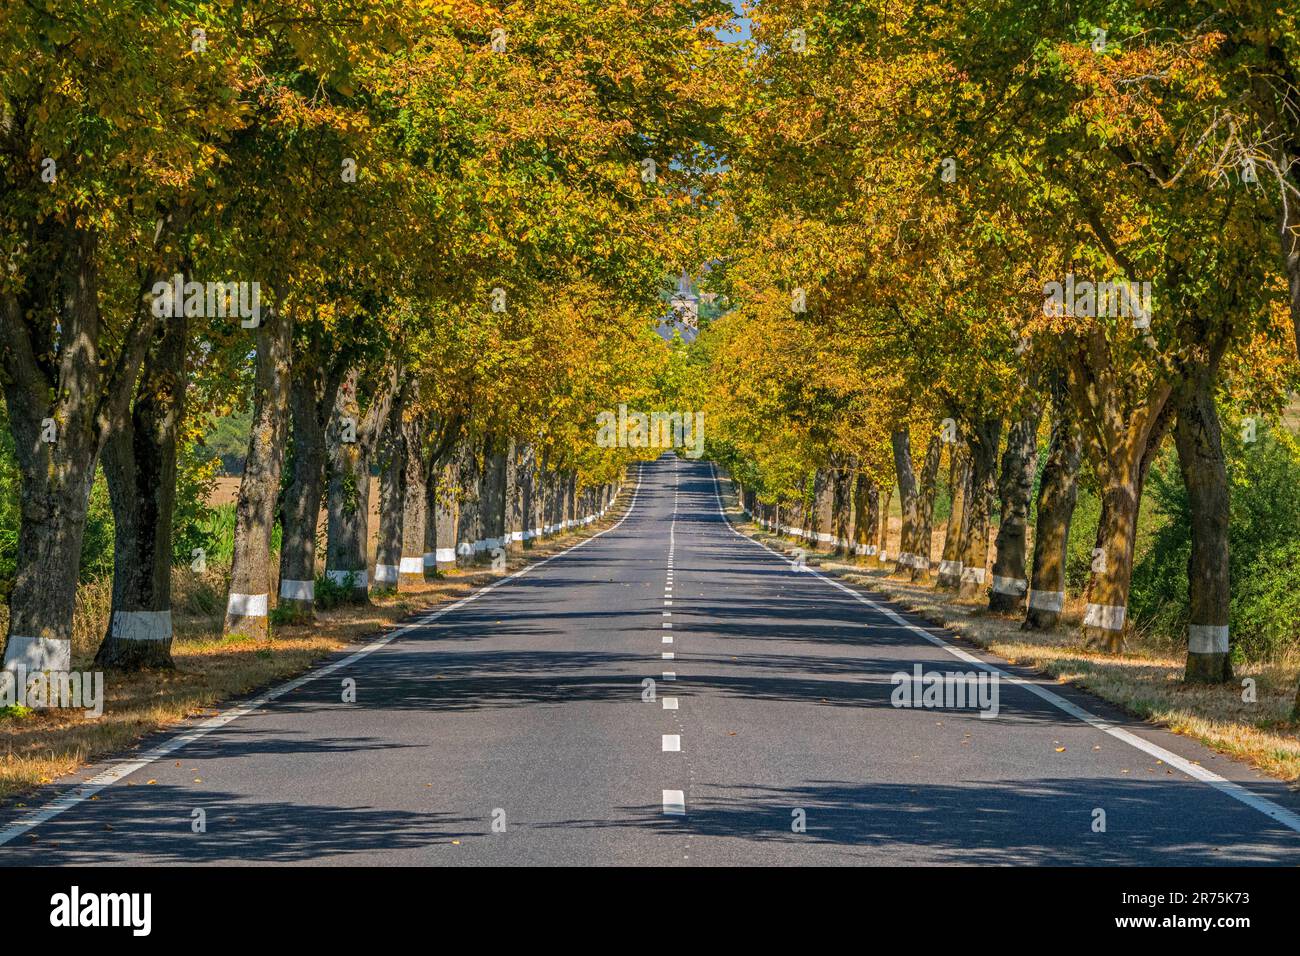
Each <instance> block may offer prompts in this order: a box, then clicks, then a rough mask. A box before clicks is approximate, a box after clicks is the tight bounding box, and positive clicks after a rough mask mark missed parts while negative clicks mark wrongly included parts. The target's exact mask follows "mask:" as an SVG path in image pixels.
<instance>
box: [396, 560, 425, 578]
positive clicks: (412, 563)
mask: <svg viewBox="0 0 1300 956" xmlns="http://www.w3.org/2000/svg"><path fill="white" fill-rule="evenodd" d="M397 570H398V572H399V573H400V574H423V573H424V558H423V557H419V558H407V557H404V558H402V563H401V564H399V565H398V566H397Z"/></svg>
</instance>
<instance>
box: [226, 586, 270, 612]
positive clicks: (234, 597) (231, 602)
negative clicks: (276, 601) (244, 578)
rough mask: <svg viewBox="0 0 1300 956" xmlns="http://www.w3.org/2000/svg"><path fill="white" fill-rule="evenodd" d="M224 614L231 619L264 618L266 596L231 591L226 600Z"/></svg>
mask: <svg viewBox="0 0 1300 956" xmlns="http://www.w3.org/2000/svg"><path fill="white" fill-rule="evenodd" d="M226 613H227V614H229V615H230V616H231V617H266V595H265V594H236V593H235V592H233V591H232V592H231V593H230V597H228V598H226Z"/></svg>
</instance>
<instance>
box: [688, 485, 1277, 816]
mask: <svg viewBox="0 0 1300 956" xmlns="http://www.w3.org/2000/svg"><path fill="white" fill-rule="evenodd" d="M710 468H711V469H712V473H713V495H714V497H715V498H716V499H717V502H718V514H719V515H720V516H721V517H722V520H723V522H724V523H725V524H726V526H727V527H728V528H730V529H731V531H732V533H733V534H735V535H736V537H738V538H740V539H741V540H742V541H748V542H749V543H750V544H752V545H755V546H757V547H760V548H762V549H763V550H764V551H767V552H768V553H770V554H772V555H775V556H776V557H777V558H779V559H780V560H781V561H782V562H784V563H786V564H789V565H791V566H792V567H793V564H794V562H793V561H791V560H790V559H789V558H787V557H786V556H785V555H783V554H781V552H779V551H776V550H775V549H773V548H769V547H768V546H767V545H766V544H764V543H763V542H761V541H755V540H754V539H753V538H751V537H749V536H748V535H746V534H743V533H742V532H741V531H740V530H739V529H737V528H736V526H735V525H733V524H732V523H731V519H730V518H728V517H727V511H726V508H725V507H724V506H723V504H722V491H721V487H722V485H721V481H720V480H719V479H718V470H717V467H716V466H714V465H713V464H712V463H710ZM803 570H804V573H810V574H811V575H812V576H813V577H815V578H817V579H818V580H821V581H823V582H825V583H826V584H829V585H830V586H831V587H833V588H836V589H838V590H840V591H843V592H844V593H845V594H847V595H849V596H850V597H852V598H853V599H854V600H856V601H858V602H860V603H862V604H865V605H866V606H867V607H869V608H871V609H872V610H873V611H876V612H878V613H880V614H883V615H884V616H885V617H887V618H889V619H890V620H891V621H893V622H894V623H895V624H897V625H898V626H900V627H902V628H905V629H907V630H909V631H911V632H912V633H913V634H916V635H917V636H918V637H921V638H924V639H925V640H926V641H928V642H929V643H931V644H933V645H934V646H935V647H939V648H942V649H943V650H945V651H947V652H948V653H949V654H951V655H952V656H953V657H955V658H957V659H958V660H960V661H963V662H965V663H967V664H971V665H973V666H975V667H979V668H982V669H983V670H985V671H988V672H989V673H990V674H997V675H998V679H999V680H1000V681H1006V682H1007V683H1009V684H1016V685H1018V686H1020V687H1023V688H1024V689H1025V690H1027V691H1029V692H1030V693H1031V694H1034V695H1035V696H1037V697H1039V698H1041V699H1042V700H1045V701H1047V703H1049V704H1051V705H1052V706H1053V707H1056V708H1057V709H1059V710H1062V711H1064V712H1065V713H1067V714H1069V715H1070V716H1071V717H1074V718H1077V719H1078V720H1081V721H1083V722H1084V723H1085V724H1088V725H1089V726H1090V727H1092V728H1094V729H1095V730H1099V731H1101V732H1102V733H1104V734H1107V735H1109V736H1111V737H1114V738H1115V739H1116V740H1120V741H1123V742H1124V743H1126V744H1128V745H1129V746H1131V747H1134V748H1136V749H1138V750H1140V751H1142V752H1143V753H1145V754H1147V755H1148V756H1151V757H1155V758H1156V759H1157V760H1163V761H1164V762H1165V763H1167V764H1169V765H1170V766H1171V767H1174V768H1176V769H1178V770H1181V771H1182V772H1183V773H1185V774H1186V775H1187V776H1189V777H1191V778H1193V779H1194V780H1199V781H1201V782H1202V783H1208V784H1209V785H1210V786H1211V787H1214V789H1216V790H1218V791H1219V792H1220V793H1223V794H1225V795H1226V796H1229V797H1232V799H1234V800H1238V801H1240V802H1241V803H1244V804H1245V805H1246V806H1248V807H1251V808H1252V809H1255V810H1258V811H1259V812H1260V813H1262V814H1264V815H1265V816H1266V817H1269V818H1270V819H1272V820H1275V821H1277V822H1278V823H1280V824H1282V825H1283V826H1285V827H1288V828H1289V829H1291V830H1294V831H1295V832H1297V833H1300V814H1297V813H1294V812H1293V811H1291V810H1288V809H1287V808H1286V807H1283V806H1281V805H1280V804H1277V803H1274V802H1273V801H1272V800H1269V799H1267V798H1265V797H1261V796H1260V795H1259V794H1257V793H1255V792H1254V791H1253V790H1250V789H1248V788H1247V787H1243V786H1242V785H1241V784H1239V783H1234V782H1233V781H1231V780H1228V779H1227V778H1225V777H1221V776H1219V775H1218V774H1217V773H1215V772H1213V771H1212V770H1206V769H1205V768H1204V767H1202V766H1201V765H1200V764H1197V763H1192V762H1191V761H1190V760H1187V759H1186V758H1184V757H1180V756H1178V754H1176V753H1174V752H1173V751H1172V750H1166V749H1165V748H1164V747H1161V746H1160V745H1159V744H1155V743H1152V742H1151V741H1149V740H1145V739H1143V738H1142V737H1139V736H1137V735H1136V734H1134V733H1132V732H1131V731H1128V730H1126V729H1125V728H1123V727H1121V726H1119V725H1118V724H1115V723H1112V722H1111V721H1109V720H1103V719H1102V718H1101V717H1098V716H1097V715H1096V714H1093V713H1091V712H1089V711H1087V710H1084V709H1083V708H1082V707H1080V706H1078V705H1077V704H1075V703H1073V702H1071V701H1068V700H1066V699H1065V698H1064V697H1062V696H1061V695H1060V694H1056V693H1053V692H1052V691H1050V690H1048V689H1047V688H1045V687H1040V686H1039V685H1038V684H1036V683H1034V682H1032V681H1027V680H1024V679H1022V678H1019V677H1016V676H1015V675H1014V674H1009V673H1007V672H1006V671H1004V670H1002V669H1001V668H1000V667H998V666H996V665H994V664H990V663H988V662H987V661H982V660H980V659H979V658H978V657H976V656H975V655H973V654H968V653H967V652H966V651H964V650H962V649H961V648H960V647H953V646H952V645H951V644H949V643H948V642H947V641H945V640H943V639H942V638H939V637H936V636H935V635H933V634H931V633H930V632H929V631H926V630H924V629H923V628H920V627H917V626H916V625H915V624H911V623H909V622H908V621H906V620H904V619H903V617H902V616H901V615H899V614H898V613H897V612H895V611H894V610H892V609H891V608H889V607H886V606H885V605H882V604H877V603H876V602H875V601H873V600H871V599H870V598H868V597H866V596H865V595H862V594H859V593H858V592H857V591H855V590H854V589H853V588H851V587H849V586H848V585H846V584H842V583H840V582H839V581H836V580H834V579H832V578H828V577H827V576H826V575H824V574H822V573H821V572H820V571H818V570H817V569H816V568H812V567H808V566H807V565H805V566H804V569H803Z"/></svg>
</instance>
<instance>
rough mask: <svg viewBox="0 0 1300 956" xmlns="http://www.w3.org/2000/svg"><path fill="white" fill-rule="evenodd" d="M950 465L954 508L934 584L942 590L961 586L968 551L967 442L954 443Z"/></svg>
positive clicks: (953, 589) (968, 466) (949, 472)
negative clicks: (963, 561)
mask: <svg viewBox="0 0 1300 956" xmlns="http://www.w3.org/2000/svg"><path fill="white" fill-rule="evenodd" d="M950 454H951V459H950V461H949V468H948V489H949V494H950V495H951V496H952V510H951V511H950V512H949V513H948V527H947V529H946V530H945V532H944V536H943V554H942V556H941V557H940V559H939V578H938V580H937V581H936V582H935V587H936V588H937V589H939V590H941V591H956V590H957V588H959V587H960V586H961V556H962V554H963V553H964V552H965V550H966V543H965V541H964V540H963V539H962V534H963V532H964V531H965V529H966V525H967V518H968V515H967V514H966V501H967V499H968V497H969V495H970V451H969V449H968V448H967V446H966V442H965V441H964V440H963V441H960V442H957V443H956V444H954V445H953V446H952V451H951V452H950Z"/></svg>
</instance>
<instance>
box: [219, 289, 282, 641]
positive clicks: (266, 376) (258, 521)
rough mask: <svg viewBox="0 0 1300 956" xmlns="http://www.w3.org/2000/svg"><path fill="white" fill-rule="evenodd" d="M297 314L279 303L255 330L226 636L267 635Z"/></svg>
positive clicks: (227, 604)
mask: <svg viewBox="0 0 1300 956" xmlns="http://www.w3.org/2000/svg"><path fill="white" fill-rule="evenodd" d="M292 343H293V317H292V316H291V314H290V313H289V312H288V310H286V309H283V308H281V304H280V303H279V302H276V303H275V306H274V307H273V308H271V309H268V310H267V313H266V316H265V319H264V321H263V322H262V324H261V326H260V327H259V328H258V330H257V369H256V372H255V374H254V379H253V424H252V429H251V430H250V433H249V438H248V454H247V456H246V457H245V460H244V474H243V477H241V478H240V481H239V501H238V503H237V504H236V506H235V548H234V558H233V560H232V562H231V566H230V594H229V597H228V598H227V600H226V620H225V628H224V633H225V634H226V635H227V636H234V635H239V636H245V637H256V638H266V637H267V636H268V633H269V632H268V629H267V619H266V612H267V604H268V601H267V598H268V592H269V589H270V568H271V532H272V529H273V526H274V524H275V507H276V500H277V497H278V495H279V491H280V467H281V465H282V463H283V460H284V446H285V437H286V432H287V431H288V427H289V421H288V420H289V414H288V412H289V385H290V379H291V371H290V364H289V361H290V352H291V347H292Z"/></svg>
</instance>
